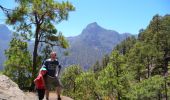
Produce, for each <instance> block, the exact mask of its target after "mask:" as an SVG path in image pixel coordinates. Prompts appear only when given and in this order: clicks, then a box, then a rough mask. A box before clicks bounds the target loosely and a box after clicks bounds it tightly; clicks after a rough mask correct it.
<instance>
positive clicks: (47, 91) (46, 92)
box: [45, 89, 49, 100]
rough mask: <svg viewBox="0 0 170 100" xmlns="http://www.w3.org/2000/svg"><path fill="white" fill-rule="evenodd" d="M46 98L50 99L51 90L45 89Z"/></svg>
mask: <svg viewBox="0 0 170 100" xmlns="http://www.w3.org/2000/svg"><path fill="white" fill-rule="evenodd" d="M45 95H46V100H49V90H47V89H46V90H45Z"/></svg>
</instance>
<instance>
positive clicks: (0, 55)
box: [0, 24, 12, 70]
mask: <svg viewBox="0 0 170 100" xmlns="http://www.w3.org/2000/svg"><path fill="white" fill-rule="evenodd" d="M11 37H12V33H11V31H10V30H9V29H8V27H7V26H6V25H3V24H0V46H1V47H0V70H2V69H3V62H4V61H5V54H4V53H5V50H6V49H7V48H8V44H9V42H10V39H11Z"/></svg>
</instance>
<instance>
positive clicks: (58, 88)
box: [56, 86, 61, 98]
mask: <svg viewBox="0 0 170 100" xmlns="http://www.w3.org/2000/svg"><path fill="white" fill-rule="evenodd" d="M56 94H57V96H58V98H60V94H61V87H60V86H57V87H56Z"/></svg>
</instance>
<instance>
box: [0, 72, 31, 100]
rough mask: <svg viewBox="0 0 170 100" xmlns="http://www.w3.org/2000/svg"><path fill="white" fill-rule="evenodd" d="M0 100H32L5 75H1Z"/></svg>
mask: <svg viewBox="0 0 170 100" xmlns="http://www.w3.org/2000/svg"><path fill="white" fill-rule="evenodd" d="M0 100H30V99H29V98H28V97H26V95H25V94H24V92H23V91H22V90H20V89H19V87H18V85H17V84H16V83H14V82H13V81H12V80H11V79H9V78H8V77H7V76H5V75H0Z"/></svg>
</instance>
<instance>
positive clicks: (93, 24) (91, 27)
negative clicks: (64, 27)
mask: <svg viewBox="0 0 170 100" xmlns="http://www.w3.org/2000/svg"><path fill="white" fill-rule="evenodd" d="M99 27H100V26H99V25H98V24H97V22H93V23H90V24H88V25H87V27H86V29H93V28H99ZM100 28H101V27H100Z"/></svg>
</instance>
